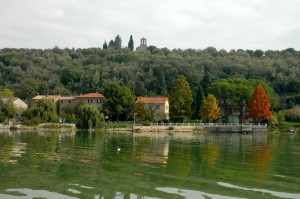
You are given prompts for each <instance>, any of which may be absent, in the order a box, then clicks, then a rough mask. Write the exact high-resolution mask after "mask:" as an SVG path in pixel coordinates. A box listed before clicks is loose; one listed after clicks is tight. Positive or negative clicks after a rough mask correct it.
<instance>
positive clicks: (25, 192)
mask: <svg viewBox="0 0 300 199" xmlns="http://www.w3.org/2000/svg"><path fill="white" fill-rule="evenodd" d="M6 192H12V193H14V194H16V195H15V196H14V195H8V194H1V193H0V198H1V199H23V198H24V199H29V198H59V199H74V198H76V197H71V196H66V195H63V194H59V193H54V192H50V191H45V190H32V189H7V190H6Z"/></svg>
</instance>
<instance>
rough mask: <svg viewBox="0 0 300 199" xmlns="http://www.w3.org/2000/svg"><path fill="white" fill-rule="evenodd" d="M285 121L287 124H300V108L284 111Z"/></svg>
mask: <svg viewBox="0 0 300 199" xmlns="http://www.w3.org/2000/svg"><path fill="white" fill-rule="evenodd" d="M285 120H286V121H288V122H300V106H295V107H293V108H291V109H288V110H286V111H285Z"/></svg>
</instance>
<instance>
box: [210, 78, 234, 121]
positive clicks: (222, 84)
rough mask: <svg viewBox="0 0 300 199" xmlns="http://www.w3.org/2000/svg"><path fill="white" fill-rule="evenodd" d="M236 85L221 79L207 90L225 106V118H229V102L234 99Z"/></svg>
mask: <svg viewBox="0 0 300 199" xmlns="http://www.w3.org/2000/svg"><path fill="white" fill-rule="evenodd" d="M233 87H234V85H233V84H231V83H229V82H228V81H227V80H226V79H221V80H218V81H215V82H213V83H211V85H210V86H209V87H208V88H207V93H209V94H211V95H213V96H215V97H216V98H218V99H219V100H220V101H221V104H222V105H224V113H225V118H226V119H227V117H228V112H229V111H228V100H229V99H231V98H232V97H233V89H234V88H233Z"/></svg>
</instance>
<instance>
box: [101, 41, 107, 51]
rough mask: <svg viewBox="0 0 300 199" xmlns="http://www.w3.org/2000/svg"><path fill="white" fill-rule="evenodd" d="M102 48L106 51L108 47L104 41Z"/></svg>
mask: <svg viewBox="0 0 300 199" xmlns="http://www.w3.org/2000/svg"><path fill="white" fill-rule="evenodd" d="M102 47H103V49H107V47H108V46H107V43H106V41H104V43H103V46H102Z"/></svg>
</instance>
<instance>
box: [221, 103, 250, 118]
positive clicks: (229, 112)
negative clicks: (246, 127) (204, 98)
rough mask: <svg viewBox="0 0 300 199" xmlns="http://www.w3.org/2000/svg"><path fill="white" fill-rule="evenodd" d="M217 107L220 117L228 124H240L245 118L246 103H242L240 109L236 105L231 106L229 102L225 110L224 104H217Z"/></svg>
mask: <svg viewBox="0 0 300 199" xmlns="http://www.w3.org/2000/svg"><path fill="white" fill-rule="evenodd" d="M219 107H220V115H221V116H222V118H223V119H225V120H226V121H227V122H229V123H241V122H243V121H244V120H245V119H246V118H247V104H246V103H243V105H242V107H240V106H238V105H234V104H232V103H231V101H230V100H229V101H228V104H227V108H226V110H225V106H224V104H222V103H220V102H219ZM241 109H242V110H241ZM241 112H242V113H241ZM241 114H242V115H241ZM226 116H227V118H226Z"/></svg>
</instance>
